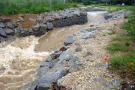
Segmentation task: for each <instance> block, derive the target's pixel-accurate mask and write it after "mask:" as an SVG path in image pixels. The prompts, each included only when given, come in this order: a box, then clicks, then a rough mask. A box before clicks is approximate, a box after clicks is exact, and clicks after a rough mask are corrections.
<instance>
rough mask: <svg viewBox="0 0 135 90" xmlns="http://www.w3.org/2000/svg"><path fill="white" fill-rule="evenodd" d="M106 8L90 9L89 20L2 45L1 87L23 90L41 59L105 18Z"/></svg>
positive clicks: (33, 78)
mask: <svg viewBox="0 0 135 90" xmlns="http://www.w3.org/2000/svg"><path fill="white" fill-rule="evenodd" d="M106 12H107V11H94V12H88V13H87V15H88V23H86V24H84V25H72V26H67V27H63V28H55V29H53V30H52V31H50V32H48V33H47V34H46V35H43V36H41V37H35V36H28V37H22V38H18V39H16V40H12V41H7V42H3V43H1V44H0V90H13V89H14V90H23V89H22V87H24V86H26V85H28V84H30V83H31V82H32V81H34V80H35V79H36V72H37V71H38V70H39V68H40V62H42V61H45V60H46V58H47V57H48V56H49V54H50V53H51V52H52V51H53V50H55V49H57V48H59V47H60V46H63V45H64V40H65V39H66V38H67V37H68V36H69V35H72V34H74V33H77V32H79V31H80V29H83V28H87V27H89V26H90V25H93V24H96V23H97V22H100V21H104V18H103V16H102V14H103V13H106Z"/></svg>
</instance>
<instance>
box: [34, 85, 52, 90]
mask: <svg viewBox="0 0 135 90" xmlns="http://www.w3.org/2000/svg"><path fill="white" fill-rule="evenodd" d="M48 89H50V85H49V84H47V83H39V84H38V86H37V89H36V90H48Z"/></svg>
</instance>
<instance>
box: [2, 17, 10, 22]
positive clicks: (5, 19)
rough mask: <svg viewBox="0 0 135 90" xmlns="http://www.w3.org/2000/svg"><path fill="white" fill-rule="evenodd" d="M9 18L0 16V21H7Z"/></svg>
mask: <svg viewBox="0 0 135 90" xmlns="http://www.w3.org/2000/svg"><path fill="white" fill-rule="evenodd" d="M10 20H11V18H1V17H0V21H2V22H9V21H10Z"/></svg>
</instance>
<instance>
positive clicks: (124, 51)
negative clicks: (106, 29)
mask: <svg viewBox="0 0 135 90" xmlns="http://www.w3.org/2000/svg"><path fill="white" fill-rule="evenodd" d="M100 7H103V8H110V9H115V10H113V11H116V10H120V9H127V10H130V11H132V12H133V13H132V14H131V15H129V16H127V17H128V22H125V23H124V25H123V26H122V27H121V28H122V29H125V30H127V32H126V33H125V32H124V31H123V32H122V33H121V34H117V37H115V38H113V39H112V41H111V43H110V45H109V46H108V47H107V49H108V50H109V51H110V53H111V54H112V56H111V58H110V60H109V62H110V63H111V69H112V70H116V71H118V72H119V71H124V72H126V76H130V77H131V76H133V75H134V74H135V6H116V5H113V6H100ZM110 12H112V11H110ZM131 63H133V65H131Z"/></svg>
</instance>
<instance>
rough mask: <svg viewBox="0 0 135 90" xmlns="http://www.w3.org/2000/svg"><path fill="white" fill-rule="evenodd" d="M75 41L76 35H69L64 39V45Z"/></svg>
mask: <svg viewBox="0 0 135 90" xmlns="http://www.w3.org/2000/svg"><path fill="white" fill-rule="evenodd" d="M73 42H74V36H68V37H67V39H66V40H65V41H64V45H65V46H67V45H68V44H72V43H73Z"/></svg>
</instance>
